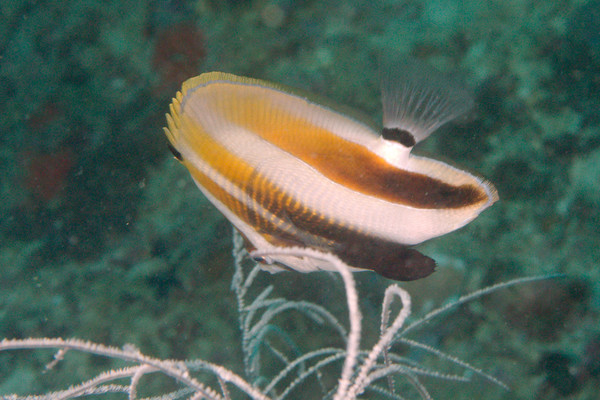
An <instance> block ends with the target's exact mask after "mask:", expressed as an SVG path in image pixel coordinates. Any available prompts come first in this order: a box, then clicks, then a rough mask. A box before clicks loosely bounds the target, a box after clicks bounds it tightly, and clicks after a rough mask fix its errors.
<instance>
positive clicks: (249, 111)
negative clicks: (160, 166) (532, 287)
mask: <svg viewBox="0 0 600 400" xmlns="http://www.w3.org/2000/svg"><path fill="white" fill-rule="evenodd" d="M392 70H393V71H395V72H394V74H392V73H390V72H389V71H392ZM382 78H383V79H382V80H383V83H382V98H383V128H382V129H378V128H376V127H375V126H374V124H371V123H368V122H365V121H364V120H363V119H361V118H357V117H354V116H349V115H346V113H345V111H344V112H342V111H341V110H340V109H339V108H337V107H335V106H333V105H331V104H327V105H322V104H320V103H319V102H318V101H317V100H316V98H315V97H314V96H311V95H308V94H306V93H304V92H301V91H298V90H295V89H291V88H288V87H285V86H283V85H279V84H275V83H269V82H265V81H262V80H258V79H252V78H244V77H240V76H236V75H232V74H228V73H223V72H210V73H205V74H202V75H200V76H197V77H195V78H191V79H189V80H187V81H186V82H184V83H183V87H182V89H181V92H178V93H177V95H176V97H175V98H174V99H173V102H172V104H171V106H170V113H169V114H167V121H168V128H165V133H166V135H167V137H168V139H169V141H170V148H171V150H172V152H173V154H174V155H175V157H176V158H177V159H178V160H179V161H180V162H181V163H182V164H183V165H185V167H186V168H187V169H188V170H189V172H190V174H191V175H192V178H193V179H194V181H195V182H196V184H197V185H198V187H199V188H200V190H201V191H202V193H204V195H205V196H206V197H207V198H208V200H210V201H211V202H212V203H213V204H214V205H215V206H216V207H217V208H218V209H219V211H220V212H221V213H223V214H224V215H225V217H227V219H229V221H231V223H232V224H233V225H234V226H235V227H236V228H237V230H238V231H239V232H240V233H241V234H242V236H243V238H244V240H245V243H246V248H247V249H248V250H249V251H253V250H260V251H267V252H268V250H269V249H274V248H289V247H308V248H312V249H317V250H321V251H325V252H329V253H332V254H334V255H336V256H337V257H339V258H340V259H341V260H342V261H343V262H344V263H346V264H348V265H349V266H351V267H352V268H354V269H356V270H373V271H375V272H377V273H379V274H381V275H383V276H385V277H387V278H391V279H396V280H413V279H419V278H423V277H426V276H428V275H429V274H431V273H432V272H433V271H434V268H435V261H434V260H433V259H431V258H429V257H427V256H425V255H423V254H421V253H419V252H418V251H417V250H415V249H413V248H411V246H413V245H416V244H418V243H421V242H423V241H425V240H428V239H431V238H434V237H436V236H440V235H443V234H446V233H448V232H451V231H453V230H455V229H458V228H460V227H462V226H464V225H465V224H467V223H468V222H470V221H472V220H473V219H474V218H475V217H477V215H479V213H481V212H482V211H483V210H485V209H486V208H488V207H489V206H491V205H492V204H493V203H494V202H495V201H497V200H498V195H497V192H496V189H495V188H494V186H493V185H492V184H491V183H489V182H488V181H486V180H485V179H483V178H481V177H479V176H477V175H475V174H472V173H469V172H467V171H464V170H462V169H460V168H457V167H454V166H451V165H448V164H446V163H443V162H441V161H437V160H433V159H429V158H425V157H419V156H416V155H413V154H411V150H412V148H413V146H414V145H415V144H417V143H418V142H420V141H422V140H424V139H425V138H427V137H428V136H429V135H430V134H431V133H432V132H433V131H434V130H436V129H437V128H438V127H439V126H441V125H442V124H444V123H446V122H448V121H450V120H452V119H454V118H455V117H457V116H458V115H460V114H462V113H464V112H465V111H466V110H467V109H468V108H469V107H470V105H471V103H472V101H471V98H470V96H469V95H468V94H467V92H466V91H464V90H462V89H461V88H460V87H458V86H457V85H455V84H454V83H451V82H450V81H448V80H447V79H446V78H444V77H443V76H441V75H440V74H439V73H438V72H437V71H434V70H432V69H431V68H428V67H424V66H422V65H421V64H416V63H415V62H413V61H406V62H402V63H396V64H395V65H394V66H393V67H391V68H388V72H386V73H384V74H383V77H382ZM259 261H262V262H263V267H264V268H267V269H269V270H271V271H276V270H282V269H292V270H297V271H301V272H308V271H315V270H321V269H324V270H331V269H333V268H332V266H331V265H327V263H325V262H323V261H322V260H315V259H311V258H307V257H293V256H274V257H272V258H270V259H269V260H268V262H269V263H268V264H267V263H266V261H267V260H265V259H262V260H259Z"/></svg>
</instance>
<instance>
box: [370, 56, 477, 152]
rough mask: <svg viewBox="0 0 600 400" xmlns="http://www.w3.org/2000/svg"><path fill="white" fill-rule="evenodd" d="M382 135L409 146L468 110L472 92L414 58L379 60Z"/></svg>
mask: <svg viewBox="0 0 600 400" xmlns="http://www.w3.org/2000/svg"><path fill="white" fill-rule="evenodd" d="M381 92H382V96H381V97H382V102H383V127H384V128H383V130H382V136H383V138H384V139H387V140H393V141H395V142H398V143H400V144H402V145H404V146H405V147H412V146H414V145H415V144H416V143H418V142H420V141H422V140H423V139H425V138H427V136H429V135H430V134H431V133H432V132H433V131H435V130H436V129H437V128H439V127H440V126H442V125H443V124H445V123H446V122H448V121H450V120H452V119H454V118H456V117H458V116H459V115H461V114H463V113H465V112H466V111H468V110H469V109H470V108H471V107H472V105H473V100H472V98H471V95H470V94H469V93H468V91H467V90H465V89H464V88H463V87H462V86H461V85H460V84H458V83H457V82H456V81H455V80H454V79H452V78H451V77H449V76H447V75H445V74H442V73H441V72H440V71H438V70H436V69H435V68H433V67H431V66H429V65H426V64H424V63H422V62H419V61H417V60H415V59H411V58H405V59H401V58H399V57H387V58H384V59H383V60H382V62H381Z"/></svg>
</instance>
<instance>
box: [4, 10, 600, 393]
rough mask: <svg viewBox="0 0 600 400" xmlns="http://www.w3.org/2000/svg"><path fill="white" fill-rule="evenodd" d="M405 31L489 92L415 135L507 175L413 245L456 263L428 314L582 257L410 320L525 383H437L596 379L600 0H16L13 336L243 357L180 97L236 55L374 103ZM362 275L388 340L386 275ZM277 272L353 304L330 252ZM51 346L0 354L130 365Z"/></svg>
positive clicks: (337, 96) (286, 79)
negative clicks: (313, 265) (485, 201)
mask: <svg viewBox="0 0 600 400" xmlns="http://www.w3.org/2000/svg"><path fill="white" fill-rule="evenodd" d="M388 52H389V53H400V54H403V55H406V56H410V57H414V58H418V59H420V60H422V61H424V62H427V63H428V64H431V65H433V66H435V67H437V68H438V69H440V70H443V71H455V73H456V74H457V75H459V76H460V77H461V78H462V80H463V81H464V82H465V83H466V85H467V86H468V87H469V88H470V90H471V91H472V92H473V94H474V97H475V99H476V106H475V108H474V109H473V110H472V111H471V112H470V113H469V114H468V115H466V116H465V117H464V118H462V119H460V120H459V121H457V122H455V123H453V124H452V125H451V126H446V127H444V128H442V129H441V130H440V131H439V132H436V133H435V134H434V135H432V137H430V138H429V140H427V141H426V142H425V143H423V145H421V146H418V148H417V149H416V150H417V153H419V152H421V153H422V154H423V153H425V154H430V155H432V156H433V157H435V158H443V159H447V160H450V161H451V162H454V163H458V164H460V165H463V166H465V167H467V168H468V169H470V170H473V171H477V172H478V173H480V174H482V175H483V176H485V177H486V178H487V179H489V180H490V181H491V182H493V183H494V184H495V185H496V187H497V188H498V191H499V194H500V202H499V203H497V204H495V205H494V206H493V207H492V208H491V209H489V210H487V211H486V212H485V213H483V215H482V216H481V217H479V218H478V219H476V220H475V221H474V222H472V223H471V224H469V225H468V226H466V227H465V228H463V229H461V230H459V231H457V232H454V233H451V234H449V235H446V236H444V237H441V238H437V239H434V240H432V241H430V242H427V243H425V244H423V245H421V246H419V249H420V250H422V252H423V253H425V254H427V255H429V256H431V257H433V258H434V259H436V261H437V262H438V268H437V271H436V273H434V274H433V275H432V276H430V277H428V278H426V279H423V280H419V281H416V282H408V283H402V287H403V288H405V289H406V290H407V291H408V292H409V293H410V294H411V295H412V296H413V301H414V304H413V314H414V315H415V316H419V315H423V314H425V313H427V312H428V311H430V310H432V309H434V308H435V307H438V306H440V305H443V304H444V303H445V302H447V301H449V300H452V299H456V298H457V297H458V296H460V295H462V294H465V293H468V292H470V291H474V290H477V289H479V288H482V287H485V286H488V285H491V284H494V283H497V282H502V281H506V280H509V279H513V278H518V277H526V276H534V275H550V274H557V273H558V274H564V276H562V277H561V278H558V279H549V280H544V281H540V282H537V283H528V284H523V285H518V286H516V287H513V288H510V289H503V290H501V291H497V292H495V293H493V294H492V295H490V296H486V297H485V298H483V299H481V300H477V301H474V302H471V303H469V304H467V305H466V306H463V307H461V308H458V309H456V310H453V311H451V312H449V313H447V314H445V315H444V316H443V317H442V318H438V319H436V320H434V321H432V322H430V323H429V324H428V325H427V326H426V327H425V328H422V329H420V330H419V332H417V333H414V334H413V336H414V337H415V338H418V339H419V340H421V341H423V342H425V343H427V344H429V345H431V346H434V347H435V348H438V349H440V350H443V351H444V352H446V353H449V354H452V355H453V356H456V357H458V358H460V359H461V360H463V361H466V362H468V363H470V364H472V365H474V366H475V367H477V368H480V369H482V370H483V371H485V372H487V373H490V374H491V375H493V376H495V377H497V378H498V379H500V380H501V381H503V382H504V383H506V384H507V385H508V386H509V387H510V391H506V390H505V389H503V388H501V387H498V386H497V385H494V384H492V383H489V382H487V381H482V380H481V379H479V378H477V377H474V378H473V381H472V382H468V383H464V382H452V381H450V382H448V381H443V380H436V379H425V380H424V382H423V383H424V384H425V386H426V387H427V388H428V389H429V390H430V392H431V394H432V395H433V397H434V398H436V399H468V398H473V397H474V398H485V399H542V398H543V399H596V398H597V397H596V396H597V390H596V389H595V387H596V386H598V384H599V383H600V321H599V317H598V316H599V312H600V265H599V264H600V263H599V259H600V250H599V249H600V113H599V103H600V99H599V93H600V1H584V0H566V1H560V2H558V1H556V0H537V1H534V0H489V1H481V0H477V1H475V0H465V1H460V2H459V1H450V0H423V1H410V0H407V1H392V0H347V1H333V0H324V1H317V0H297V1H292V0H246V1H243V0H238V1H235V0H198V1H191V0H190V1H184V0H180V1H177V0H172V1H158V0H157V1H125V0H103V1H99V0H96V1H93V0H71V1H69V0H64V1H25V0H24V1H17V0H7V1H3V2H2V4H1V5H0V111H1V114H0V115H1V117H0V132H1V135H0V170H1V173H0V191H1V201H0V221H1V224H0V338H26V337H63V338H68V337H77V338H81V339H85V340H91V341H94V342H99V343H104V344H107V345H113V346H118V347H120V346H123V345H125V344H128V343H131V344H134V345H135V346H137V347H138V348H139V349H140V350H141V351H142V352H144V353H145V354H148V355H152V356H155V357H159V358H175V359H189V358H202V359H205V360H208V361H211V362H214V363H217V364H221V365H224V366H226V367H227V368H230V369H232V370H234V371H236V372H238V373H240V374H242V373H243V365H242V358H243V356H242V352H241V346H240V328H239V326H238V322H239V321H238V315H237V304H236V301H235V297H234V294H233V293H232V291H231V289H230V285H231V278H232V273H233V268H232V262H233V261H232V257H231V233H232V228H231V225H230V224H229V222H228V221H227V220H225V218H224V217H222V216H221V215H220V214H219V213H218V212H217V211H216V209H215V208H214V207H213V206H212V205H211V204H210V203H209V202H208V201H207V200H206V199H205V198H204V197H203V196H202V194H201V193H200V191H199V190H198V189H197V188H196V186H195V185H194V184H193V182H192V180H191V179H190V177H189V176H188V172H187V171H186V170H185V169H184V168H183V167H182V166H181V165H179V163H177V162H176V161H175V160H173V157H172V155H171V154H170V152H169V151H168V149H167V140H166V138H165V137H164V134H163V132H162V127H163V126H164V125H165V116H164V115H165V113H166V112H167V109H168V104H169V102H170V100H171V98H172V97H173V96H174V95H175V93H176V91H177V90H178V89H179V88H180V85H181V83H182V82H183V81H184V80H185V79H187V78H189V77H192V76H195V75H198V74H200V73H202V72H206V71H214V70H218V71H226V72H232V73H236V74H239V75H244V76H251V77H255V78H260V79H266V80H269V81H274V82H279V83H283V84H286V85H289V86H293V87H298V88H302V89H305V90H308V91H310V92H313V93H318V94H321V95H323V96H325V97H327V98H329V99H331V100H333V101H335V102H337V103H339V104H344V105H348V106H351V107H353V108H356V109H359V110H361V111H362V112H364V113H366V114H367V115H369V116H371V117H372V118H373V120H375V121H380V120H381V105H380V98H379V80H378V73H377V71H378V58H379V57H380V56H381V55H382V54H386V53H388ZM355 277H356V279H357V284H358V290H359V294H360V304H361V309H362V310H363V314H364V316H365V318H364V324H365V328H364V329H365V336H364V337H363V347H365V346H366V347H370V345H372V344H373V343H374V341H375V340H376V339H377V337H378V334H379V332H378V330H379V326H378V318H379V313H380V312H381V311H380V309H381V306H380V305H381V298H382V293H383V290H384V289H385V287H386V286H387V285H388V284H389V281H387V280H386V279H384V278H381V277H379V276H376V275H375V274H373V273H369V272H365V273H358V274H355ZM259 279H260V281H261V282H262V283H264V285H268V284H272V285H274V287H275V288H276V292H277V294H278V295H279V296H284V297H286V298H290V299H308V300H311V301H312V300H315V301H318V302H320V303H321V304H325V305H326V306H327V307H328V308H329V309H330V310H331V311H332V312H333V313H334V314H336V315H337V316H339V318H341V319H342V320H343V321H346V319H345V318H346V308H345V304H346V303H345V297H344V293H343V286H341V285H340V284H339V282H338V283H337V284H334V285H333V286H334V288H333V290H332V282H335V280H334V279H332V277H330V276H329V275H328V274H326V273H313V274H298V273H292V272H283V273H279V274H275V275H271V274H269V273H267V272H264V273H262V274H261V276H260V277H259ZM281 324H282V326H281V329H283V330H285V331H288V332H291V333H292V334H294V335H295V336H296V337H299V338H301V345H302V344H304V343H306V344H307V345H308V344H309V343H310V342H311V341H313V340H314V341H315V343H318V342H319V341H322V340H324V338H323V334H322V333H321V332H319V331H318V330H311V329H308V328H307V327H306V326H304V324H302V323H301V322H300V321H296V320H295V319H294V318H289V319H288V320H283V321H281ZM406 355H407V356H410V357H413V358H415V360H416V361H419V362H420V361H421V358H422V357H423V355H422V354H411V353H410V351H409V352H407V353H406ZM51 359H52V352H48V351H19V352H8V353H2V354H0V396H1V395H7V394H10V393H19V394H38V393H44V392H48V391H52V390H58V389H61V388H66V387H67V386H68V385H69V384H75V383H78V382H81V381H84V380H86V379H88V378H90V377H92V376H93V375H94V374H96V373H98V372H99V371H103V370H106V369H109V368H112V367H113V366H112V364H110V363H108V362H106V363H104V364H102V363H100V364H99V363H98V359H95V358H91V357H88V356H85V355H73V356H72V357H67V358H66V359H65V360H64V361H63V362H61V363H59V364H58V365H57V366H55V367H54V369H52V370H51V371H47V372H44V366H45V365H46V363H48V362H49V361H50V360H51ZM422 361H423V363H424V364H426V365H432V366H433V367H435V368H436V369H437V370H439V371H440V372H442V373H451V372H456V371H454V370H453V368H454V367H453V366H452V365H447V364H444V363H441V362H440V361H439V360H433V361H431V360H426V359H424V360H422ZM428 363H430V364H428ZM151 389H152V386H149V389H148V390H149V391H150V390H151ZM146 395H149V394H146ZM298 396H299V397H296V398H310V397H307V395H304V397H303V396H302V395H299V394H298ZM365 398H369V397H365Z"/></svg>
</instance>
